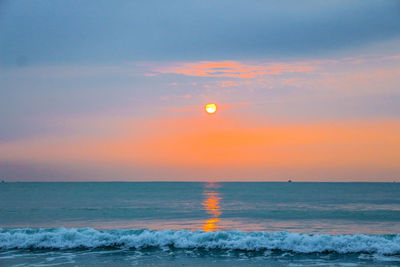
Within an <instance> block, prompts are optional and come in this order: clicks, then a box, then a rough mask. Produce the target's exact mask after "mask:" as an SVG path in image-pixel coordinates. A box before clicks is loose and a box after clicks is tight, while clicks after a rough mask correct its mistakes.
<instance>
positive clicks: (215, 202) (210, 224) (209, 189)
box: [201, 182, 222, 232]
mask: <svg viewBox="0 0 400 267" xmlns="http://www.w3.org/2000/svg"><path fill="white" fill-rule="evenodd" d="M205 188H206V189H205V191H204V193H203V195H204V196H205V200H204V201H203V202H202V203H201V204H202V205H203V206H204V209H205V211H206V212H207V214H209V215H211V218H209V219H208V220H206V221H205V222H204V225H203V227H202V228H201V230H203V231H206V232H210V231H216V230H218V229H219V228H220V227H219V226H218V222H220V221H221V219H220V218H219V217H220V216H221V207H220V204H219V201H220V200H221V199H222V197H221V194H220V193H218V192H216V191H215V189H217V188H219V185H218V184H216V183H212V182H210V183H207V184H206V185H205Z"/></svg>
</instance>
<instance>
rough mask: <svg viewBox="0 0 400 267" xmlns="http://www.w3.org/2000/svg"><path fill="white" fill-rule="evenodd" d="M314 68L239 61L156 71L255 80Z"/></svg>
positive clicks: (194, 64)
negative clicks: (259, 77)
mask: <svg viewBox="0 0 400 267" xmlns="http://www.w3.org/2000/svg"><path fill="white" fill-rule="evenodd" d="M311 70H313V67H311V66H306V65H294V64H284V63H273V64H268V65H252V64H245V63H239V62H237V61H200V62H189V63H175V64H173V65H172V66H167V67H162V68H156V69H155V70H154V71H155V72H157V73H163V74H168V73H172V74H182V75H187V76H196V77H232V78H247V79H248V78H255V77H257V76H261V75H276V74H281V73H287V72H305V71H311Z"/></svg>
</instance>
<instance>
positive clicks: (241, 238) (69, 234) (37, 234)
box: [0, 228, 400, 255]
mask: <svg viewBox="0 0 400 267" xmlns="http://www.w3.org/2000/svg"><path fill="white" fill-rule="evenodd" d="M100 247H103V248H104V247H123V248H135V249H142V248H150V247H156V248H164V247H173V248H183V249H195V248H201V249H234V250H244V251H260V250H279V251H290V252H295V253H316V252H332V253H340V254H346V253H371V254H380V255H397V254H400V234H389V235H364V234H352V235H328V234H315V235H312V234H303V233H292V232H274V233H269V232H241V231H217V232H202V231H195V232H190V231H174V230H163V231H153V230H146V229H144V230H122V229H116V230H96V229H92V228H79V229H77V228H51V229H50V228H49V229H31V228H25V229H0V249H3V250H4V249H61V250H64V249H75V248H88V249H90V248H100Z"/></svg>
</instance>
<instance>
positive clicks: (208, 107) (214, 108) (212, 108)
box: [206, 103, 217, 114]
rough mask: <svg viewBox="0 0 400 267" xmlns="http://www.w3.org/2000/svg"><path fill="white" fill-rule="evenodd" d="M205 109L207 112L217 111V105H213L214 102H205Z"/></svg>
mask: <svg viewBox="0 0 400 267" xmlns="http://www.w3.org/2000/svg"><path fill="white" fill-rule="evenodd" d="M206 111H207V113H209V114H213V113H215V111H217V105H215V104H214V103H210V104H207V105H206Z"/></svg>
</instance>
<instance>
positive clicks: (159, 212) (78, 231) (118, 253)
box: [0, 182, 400, 266]
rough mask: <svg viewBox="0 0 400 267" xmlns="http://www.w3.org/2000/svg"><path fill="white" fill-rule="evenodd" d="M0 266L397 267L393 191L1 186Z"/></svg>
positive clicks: (293, 185) (292, 186) (245, 185)
mask: <svg viewBox="0 0 400 267" xmlns="http://www.w3.org/2000/svg"><path fill="white" fill-rule="evenodd" d="M0 266H400V183H314V182H290V183H289V182H221V183H220V182H65V183H64V182H63V183H45V182H35V183H28V182H20V183H17V182H6V183H0Z"/></svg>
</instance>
